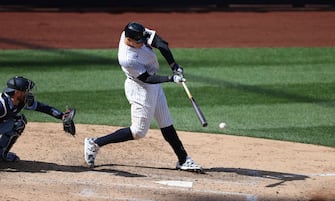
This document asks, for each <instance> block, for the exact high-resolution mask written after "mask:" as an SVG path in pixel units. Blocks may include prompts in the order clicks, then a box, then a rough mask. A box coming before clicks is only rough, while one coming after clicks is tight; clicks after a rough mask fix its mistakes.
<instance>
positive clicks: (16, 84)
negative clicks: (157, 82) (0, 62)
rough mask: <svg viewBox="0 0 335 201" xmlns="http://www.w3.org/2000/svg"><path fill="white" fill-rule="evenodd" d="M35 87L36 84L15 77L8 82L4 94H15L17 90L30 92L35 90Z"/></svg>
mask: <svg viewBox="0 0 335 201" xmlns="http://www.w3.org/2000/svg"><path fill="white" fill-rule="evenodd" d="M34 86H35V83H34V82H33V81H31V80H29V79H27V78H24V77H22V76H15V77H13V78H10V79H9V80H8V81H7V87H6V88H5V90H4V92H6V93H13V92H14V91H15V90H19V91H26V92H29V91H31V90H32V89H33V88H34Z"/></svg>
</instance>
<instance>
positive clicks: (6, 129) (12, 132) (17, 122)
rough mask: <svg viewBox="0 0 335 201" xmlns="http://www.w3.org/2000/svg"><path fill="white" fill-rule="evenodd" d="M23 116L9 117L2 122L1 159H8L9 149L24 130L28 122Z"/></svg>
mask: <svg viewBox="0 0 335 201" xmlns="http://www.w3.org/2000/svg"><path fill="white" fill-rule="evenodd" d="M22 116H23V115H22ZM23 118H24V120H23V119H22V118H19V119H8V120H6V121H5V122H3V123H1V124H0V159H3V160H6V158H7V154H8V152H9V150H10V149H11V148H12V147H13V145H14V144H15V142H16V140H17V139H18V138H19V137H20V135H21V133H22V132H23V130H24V128H25V124H26V123H27V122H26V119H25V117H24V116H23Z"/></svg>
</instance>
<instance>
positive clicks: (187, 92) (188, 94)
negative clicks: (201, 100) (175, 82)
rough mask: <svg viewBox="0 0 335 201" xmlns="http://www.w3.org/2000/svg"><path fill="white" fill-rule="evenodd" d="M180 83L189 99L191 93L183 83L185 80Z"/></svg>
mask: <svg viewBox="0 0 335 201" xmlns="http://www.w3.org/2000/svg"><path fill="white" fill-rule="evenodd" d="M181 84H182V85H183V87H184V89H185V92H186V94H187V96H188V98H189V99H191V98H192V95H191V92H190V90H188V87H187V85H186V83H185V82H182V83H181Z"/></svg>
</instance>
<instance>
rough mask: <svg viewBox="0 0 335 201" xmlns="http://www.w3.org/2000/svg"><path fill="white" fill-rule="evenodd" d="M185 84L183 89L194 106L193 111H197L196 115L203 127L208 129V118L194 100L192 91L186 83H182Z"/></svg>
mask: <svg viewBox="0 0 335 201" xmlns="http://www.w3.org/2000/svg"><path fill="white" fill-rule="evenodd" d="M182 84H183V87H184V89H185V92H186V94H187V96H188V99H190V101H191V103H192V106H193V109H194V111H195V114H196V115H197V117H198V119H199V121H200V123H201V125H202V127H206V126H207V121H206V118H205V115H204V114H203V113H202V111H201V110H200V107H199V105H198V103H197V102H196V101H195V99H194V98H193V96H192V94H191V92H190V90H189V89H188V87H187V85H186V83H185V82H182Z"/></svg>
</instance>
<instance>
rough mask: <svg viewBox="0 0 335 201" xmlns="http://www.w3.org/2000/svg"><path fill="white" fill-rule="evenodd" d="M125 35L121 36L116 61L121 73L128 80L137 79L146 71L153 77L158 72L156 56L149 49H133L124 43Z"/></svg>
mask: <svg viewBox="0 0 335 201" xmlns="http://www.w3.org/2000/svg"><path fill="white" fill-rule="evenodd" d="M124 41H125V34H124V32H123V33H122V34H121V39H120V43H119V52H118V59H119V63H120V65H121V67H122V70H123V72H124V73H125V74H126V76H127V77H129V78H132V79H134V78H137V77H138V76H139V75H141V74H142V73H144V72H145V71H147V72H148V73H149V74H150V75H154V74H156V73H157V72H158V70H159V64H158V61H157V56H156V54H155V53H154V51H153V50H152V48H151V47H149V46H146V45H143V46H142V47H141V48H133V47H130V46H127V45H126V44H125V43H124Z"/></svg>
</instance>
